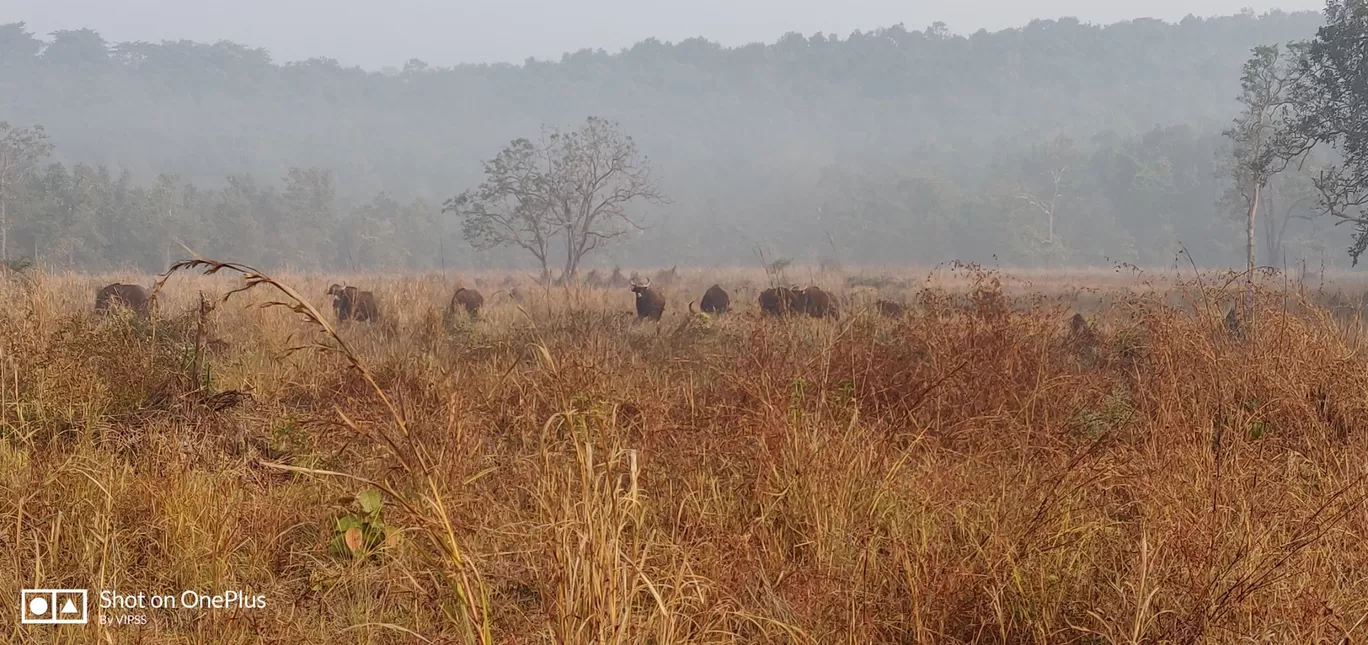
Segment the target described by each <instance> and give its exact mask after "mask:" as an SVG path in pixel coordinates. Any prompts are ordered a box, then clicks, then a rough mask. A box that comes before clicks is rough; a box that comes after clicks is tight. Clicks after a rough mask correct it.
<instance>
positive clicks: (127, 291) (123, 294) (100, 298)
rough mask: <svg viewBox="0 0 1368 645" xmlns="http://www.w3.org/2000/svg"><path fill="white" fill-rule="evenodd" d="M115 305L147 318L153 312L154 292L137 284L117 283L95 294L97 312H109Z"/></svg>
mask: <svg viewBox="0 0 1368 645" xmlns="http://www.w3.org/2000/svg"><path fill="white" fill-rule="evenodd" d="M115 304H120V305H123V306H125V307H128V308H129V309H132V310H133V311H134V312H136V313H137V314H138V315H140V316H147V315H149V314H150V313H151V311H152V291H151V290H150V289H148V288H146V287H142V286H139V285H136V284H122V283H118V282H115V283H114V284H111V285H107V286H105V287H104V288H103V289H100V292H99V293H97V294H95V311H97V312H106V311H109V308H110V307H112V306H114V305H115Z"/></svg>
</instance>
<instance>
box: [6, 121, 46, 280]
mask: <svg viewBox="0 0 1368 645" xmlns="http://www.w3.org/2000/svg"><path fill="white" fill-rule="evenodd" d="M50 154H52V144H51V143H49V142H48V136H47V132H45V131H44V130H43V126H41V125H34V126H32V127H28V128H15V127H13V126H11V125H10V124H9V123H8V122H6V121H0V261H4V262H9V231H10V213H9V202H10V200H12V199H13V198H14V195H15V192H16V191H17V189H18V185H19V184H20V182H22V181H23V179H24V177H26V176H28V174H29V173H30V172H32V171H33V167H34V166H35V165H37V163H38V162H39V161H42V160H43V159H45V158H47V156H48V155H50Z"/></svg>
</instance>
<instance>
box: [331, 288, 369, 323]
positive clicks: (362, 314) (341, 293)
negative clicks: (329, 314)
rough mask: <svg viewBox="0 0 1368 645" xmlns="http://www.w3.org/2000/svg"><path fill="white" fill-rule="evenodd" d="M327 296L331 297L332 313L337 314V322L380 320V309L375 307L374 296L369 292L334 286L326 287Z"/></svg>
mask: <svg viewBox="0 0 1368 645" xmlns="http://www.w3.org/2000/svg"><path fill="white" fill-rule="evenodd" d="M328 295H330V296H332V297H333V311H335V312H337V319H338V320H343V321H345V320H357V321H361V322H371V321H376V320H380V308H379V307H377V306H376V305H375V294H373V293H371V292H369V291H362V290H360V289H357V288H356V287H343V286H342V285H340V284H334V285H332V286H330V287H328Z"/></svg>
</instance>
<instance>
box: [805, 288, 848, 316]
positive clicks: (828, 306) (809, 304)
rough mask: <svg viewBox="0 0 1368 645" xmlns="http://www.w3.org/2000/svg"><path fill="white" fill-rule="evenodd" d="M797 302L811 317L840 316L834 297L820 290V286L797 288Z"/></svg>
mask: <svg viewBox="0 0 1368 645" xmlns="http://www.w3.org/2000/svg"><path fill="white" fill-rule="evenodd" d="M796 293H798V299H799V303H800V305H801V309H802V311H805V312H807V315H809V316H812V317H813V318H840V317H841V310H840V306H839V305H838V304H837V302H836V297H835V296H833V295H831V294H829V293H827V292H825V291H822V288H821V287H818V286H815V285H814V286H811V287H808V288H806V289H799V290H797V291H796Z"/></svg>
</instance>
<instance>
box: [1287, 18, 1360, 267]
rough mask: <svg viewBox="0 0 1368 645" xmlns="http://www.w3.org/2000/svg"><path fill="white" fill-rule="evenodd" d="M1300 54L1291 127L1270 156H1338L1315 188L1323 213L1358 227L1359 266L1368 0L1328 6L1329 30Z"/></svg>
mask: <svg viewBox="0 0 1368 645" xmlns="http://www.w3.org/2000/svg"><path fill="white" fill-rule="evenodd" d="M1299 47H1301V48H1302V55H1301V56H1300V57H1299V58H1298V60H1297V78H1296V79H1295V82H1294V83H1293V84H1292V86H1291V88H1290V97H1291V102H1290V103H1289V105H1288V110H1287V112H1288V115H1287V124H1286V126H1285V127H1281V128H1279V131H1278V134H1277V137H1276V141H1275V145H1274V146H1273V148H1272V149H1271V150H1270V151H1269V154H1268V156H1269V157H1270V158H1271V159H1275V160H1280V161H1283V162H1286V161H1288V160H1292V159H1299V158H1304V155H1306V154H1307V153H1309V152H1310V151H1311V150H1313V149H1315V148H1317V147H1319V146H1323V145H1330V146H1333V147H1334V148H1335V149H1336V151H1338V152H1339V153H1340V155H1341V160H1340V162H1339V163H1338V164H1330V165H1329V166H1327V167H1326V168H1325V169H1323V170H1322V171H1321V172H1320V173H1319V176H1318V177H1317V178H1316V181H1315V185H1316V188H1317V190H1318V191H1319V192H1320V196H1319V198H1318V201H1319V203H1320V206H1321V208H1323V209H1324V211H1325V212H1328V213H1329V214H1331V215H1333V216H1335V217H1337V218H1339V219H1340V220H1341V221H1342V222H1349V223H1352V224H1353V225H1354V226H1355V229H1356V233H1355V235H1354V241H1353V243H1352V244H1351V245H1350V247H1349V256H1350V257H1351V258H1352V259H1353V263H1354V264H1358V259H1359V256H1360V255H1361V254H1362V253H1363V251H1364V250H1365V249H1368V214H1365V206H1368V128H1365V127H1364V120H1363V115H1364V114H1368V0H1327V2H1326V4H1325V24H1324V25H1323V26H1321V27H1320V29H1318V30H1317V31H1316V36H1315V38H1313V39H1311V40H1310V41H1308V42H1305V43H1301V44H1300V45H1299ZM1270 163H1271V162H1270Z"/></svg>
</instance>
